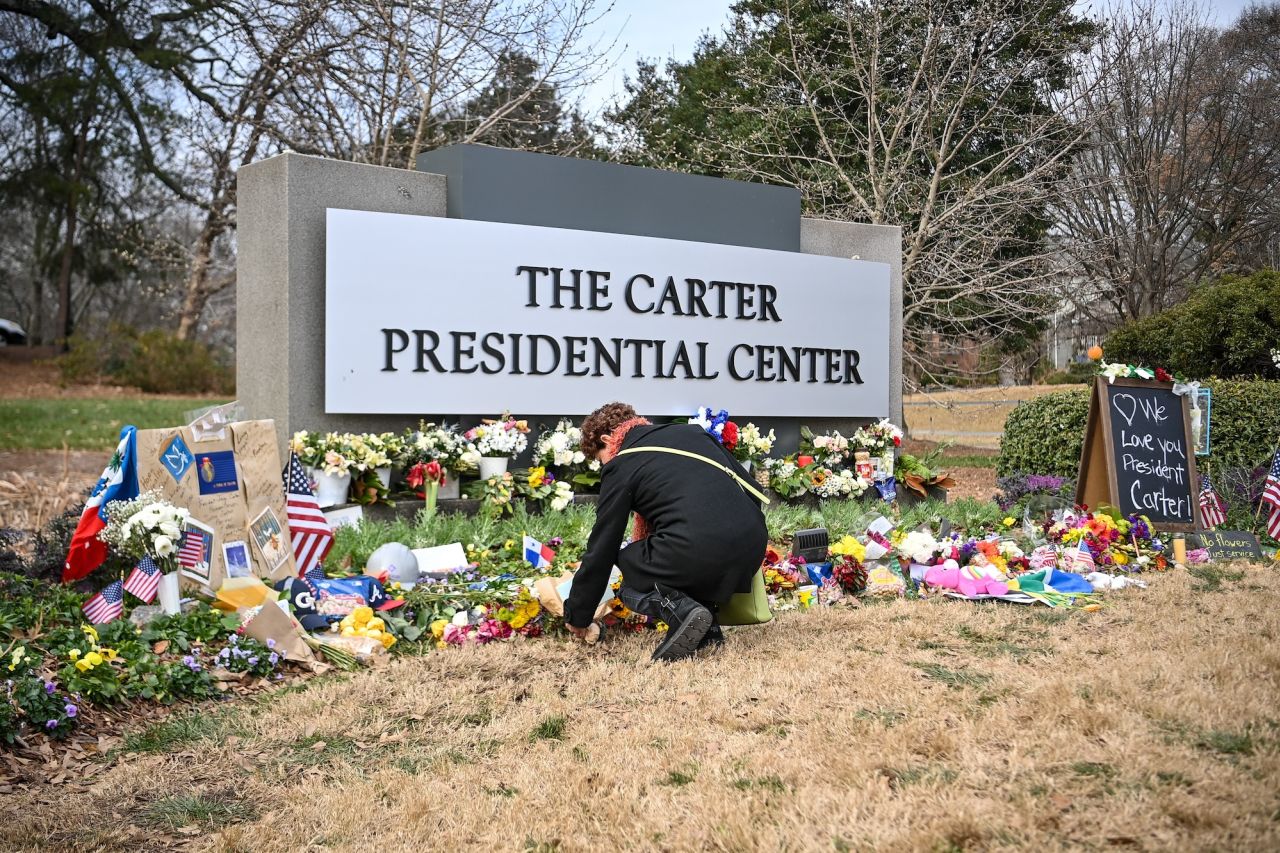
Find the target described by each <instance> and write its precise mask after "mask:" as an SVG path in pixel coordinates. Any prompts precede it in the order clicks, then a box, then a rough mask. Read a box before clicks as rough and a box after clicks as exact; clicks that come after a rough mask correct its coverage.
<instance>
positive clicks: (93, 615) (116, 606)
mask: <svg viewBox="0 0 1280 853" xmlns="http://www.w3.org/2000/svg"><path fill="white" fill-rule="evenodd" d="M83 609H84V615H85V617H86V618H87V619H88V620H89V621H90V622H92V623H93V624H95V625H101V624H102V623H103V622H110V621H111V620H112V619H119V618H120V614H121V613H123V612H124V584H122V583H120V581H113V582H111V583H109V584H107V585H106V587H104V588H103V590H102V592H99V593H98V594H97V595H95V596H94V597H93V598H91V599H89V600H88V601H86V602H85V603H84V608H83Z"/></svg>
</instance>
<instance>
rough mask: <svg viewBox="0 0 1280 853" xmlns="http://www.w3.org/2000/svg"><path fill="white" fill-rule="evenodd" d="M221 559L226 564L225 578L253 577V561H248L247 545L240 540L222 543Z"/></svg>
mask: <svg viewBox="0 0 1280 853" xmlns="http://www.w3.org/2000/svg"><path fill="white" fill-rule="evenodd" d="M222 558H223V559H224V560H226V563H227V577H229V578H251V577H253V561H252V560H250V559H249V543H248V542H244V541H242V540H236V541H235V542H223V543H222Z"/></svg>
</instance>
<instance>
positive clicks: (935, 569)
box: [924, 554, 1009, 598]
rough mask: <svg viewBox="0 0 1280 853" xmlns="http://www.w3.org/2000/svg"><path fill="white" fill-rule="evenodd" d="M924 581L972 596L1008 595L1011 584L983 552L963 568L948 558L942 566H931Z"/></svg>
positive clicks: (930, 584)
mask: <svg viewBox="0 0 1280 853" xmlns="http://www.w3.org/2000/svg"><path fill="white" fill-rule="evenodd" d="M924 582H925V583H927V584H928V585H929V586H938V587H942V588H943V589H950V590H955V591H956V592H959V593H960V594H961V595H964V596H967V597H969V598H972V597H973V596H975V595H1007V594H1008V593H1009V585H1008V584H1006V583H1005V582H1004V576H1003V575H1001V574H1000V570H999V569H997V568H996V567H995V566H993V565H991V564H990V563H989V562H987V560H986V558H985V557H983V556H982V555H981V554H979V555H977V556H975V557H974V560H973V562H972V563H970V564H969V565H967V566H965V567H964V568H963V569H962V568H960V564H959V563H957V562H956V561H955V560H946V561H944V562H943V564H942V565H941V566H930V567H929V570H928V571H927V572H925V575H924Z"/></svg>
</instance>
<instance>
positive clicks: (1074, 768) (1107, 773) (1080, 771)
mask: <svg viewBox="0 0 1280 853" xmlns="http://www.w3.org/2000/svg"><path fill="white" fill-rule="evenodd" d="M1071 772H1072V773H1074V774H1076V775H1077V776H1085V777H1091V778H1095V779H1114V778H1115V777H1116V775H1117V774H1118V773H1119V771H1118V770H1116V769H1115V768H1114V767H1112V766H1111V765H1110V764H1107V763H1105V762H1101V761H1077V762H1076V763H1075V764H1072V765H1071Z"/></svg>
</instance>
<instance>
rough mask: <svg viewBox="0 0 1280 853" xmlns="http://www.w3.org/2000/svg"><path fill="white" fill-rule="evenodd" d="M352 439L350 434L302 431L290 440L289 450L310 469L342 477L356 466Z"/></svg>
mask: <svg viewBox="0 0 1280 853" xmlns="http://www.w3.org/2000/svg"><path fill="white" fill-rule="evenodd" d="M352 438H354V436H352V435H350V434H339V433H336V432H330V433H325V434H323V435H321V434H320V433H318V432H308V431H306V430H300V431H298V432H295V433H294V434H293V438H292V439H290V440H289V449H290V450H292V451H293V452H294V453H296V454H297V455H298V461H299V462H301V463H302V464H303V465H305V466H307V467H308V468H315V469H317V470H320V471H323V472H324V473H326V474H330V475H332V476H335V477H340V476H342V475H343V474H346V473H347V472H349V471H350V470H351V469H352V468H353V467H355V465H356V453H355V452H354V451H353V450H352V447H351V439H352ZM361 452H362V453H363V451H361ZM360 470H362V471H363V470H365V469H364V468H361V469H360Z"/></svg>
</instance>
